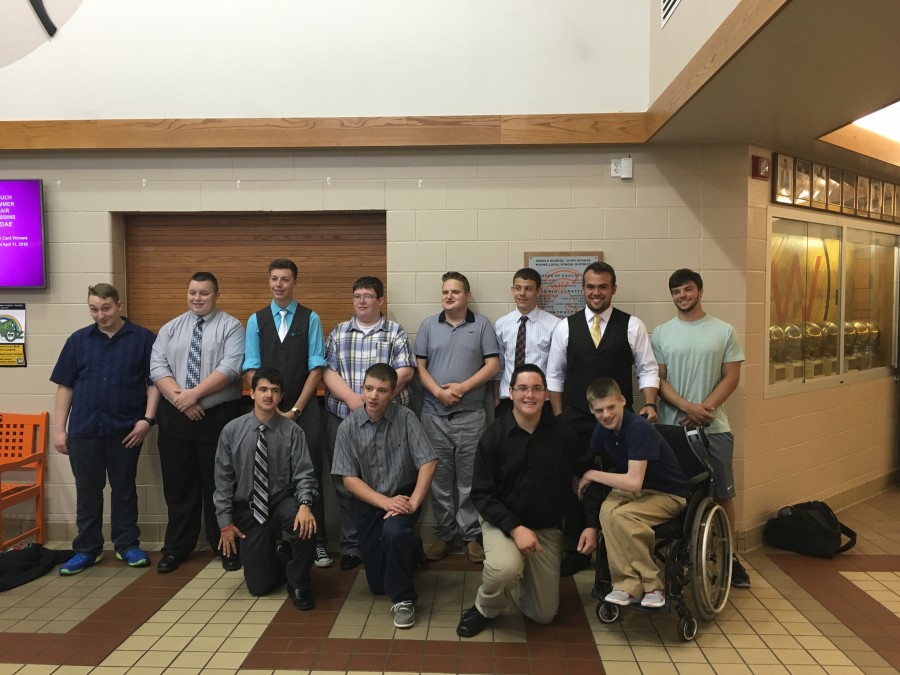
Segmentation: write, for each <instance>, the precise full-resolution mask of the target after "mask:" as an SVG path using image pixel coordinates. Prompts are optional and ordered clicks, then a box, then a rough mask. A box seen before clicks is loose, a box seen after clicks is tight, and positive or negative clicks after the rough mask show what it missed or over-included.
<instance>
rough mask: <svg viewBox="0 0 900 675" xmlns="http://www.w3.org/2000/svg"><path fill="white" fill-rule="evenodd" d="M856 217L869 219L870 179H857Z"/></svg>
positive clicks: (862, 177)
mask: <svg viewBox="0 0 900 675" xmlns="http://www.w3.org/2000/svg"><path fill="white" fill-rule="evenodd" d="M856 215H858V216H863V217H865V218H868V217H869V177H868V176H860V177H859V178H857V179H856Z"/></svg>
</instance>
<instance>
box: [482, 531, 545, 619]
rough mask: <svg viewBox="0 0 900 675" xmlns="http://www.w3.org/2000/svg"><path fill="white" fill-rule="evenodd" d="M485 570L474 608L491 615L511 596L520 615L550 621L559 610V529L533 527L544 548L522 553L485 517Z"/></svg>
mask: <svg viewBox="0 0 900 675" xmlns="http://www.w3.org/2000/svg"><path fill="white" fill-rule="evenodd" d="M481 534H482V537H483V539H484V569H483V571H482V573H481V587H480V588H479V589H478V595H477V597H476V598H475V607H476V608H477V609H478V611H479V612H481V613H482V614H483V615H484V616H486V617H488V618H489V619H490V618H493V617H495V616H497V615H498V614H500V613H501V612H502V611H503V610H504V609H506V606H507V605H508V604H509V600H510V597H512V600H513V601H514V602H515V603H516V605H518V607H519V609H520V610H521V612H522V614H524V615H525V616H527V617H528V618H529V619H531V620H532V621H534V622H535V623H550V622H551V621H553V618H554V617H555V616H556V612H557V610H558V609H559V565H560V561H561V560H562V531H560V530H559V529H557V528H550V529H546V530H536V531H535V534H536V535H537V539H538V543H540V545H541V548H543V549H544V550H543V551H541V552H540V553H532V554H530V555H525V554H524V553H522V552H521V551H519V549H518V548H517V547H516V543H515V542H514V541H513V540H512V538H510V537H507V536H506V535H505V534H503V531H502V530H500V529H499V528H497V527H494V526H493V525H491V524H490V523H488V522H485V521H484V520H482V521H481Z"/></svg>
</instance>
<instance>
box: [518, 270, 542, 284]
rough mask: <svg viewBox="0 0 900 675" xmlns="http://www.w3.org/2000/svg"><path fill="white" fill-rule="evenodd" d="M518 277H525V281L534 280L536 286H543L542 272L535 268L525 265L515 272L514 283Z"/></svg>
mask: <svg viewBox="0 0 900 675" xmlns="http://www.w3.org/2000/svg"><path fill="white" fill-rule="evenodd" d="M516 279H523V280H525V281H533V282H534V286H535V288H540V287H541V273H540V272H538V271H537V270H533V269H531V268H530V267H523V268H522V269H520V270H518V271H517V272H516V273H515V274H513V283H516Z"/></svg>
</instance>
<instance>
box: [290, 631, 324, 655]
mask: <svg viewBox="0 0 900 675" xmlns="http://www.w3.org/2000/svg"><path fill="white" fill-rule="evenodd" d="M324 644H325V638H322V637H310V636H309V635H304V636H302V637H295V638H294V639H292V640H291V644H289V645H288V647H287V649H286V650H285V651H286V652H288V653H293V654H304V653H309V652H313V653H315V652H318V651H321V649H322V648H323V645H324Z"/></svg>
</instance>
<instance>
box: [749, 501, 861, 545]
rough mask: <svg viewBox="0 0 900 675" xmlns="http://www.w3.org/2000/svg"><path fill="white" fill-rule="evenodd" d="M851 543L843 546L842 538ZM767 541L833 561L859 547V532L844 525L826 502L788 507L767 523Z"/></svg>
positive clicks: (764, 537) (765, 540)
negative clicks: (857, 538)
mask: <svg viewBox="0 0 900 675" xmlns="http://www.w3.org/2000/svg"><path fill="white" fill-rule="evenodd" d="M842 534H843V535H844V536H846V537H847V538H848V539H849V541H848V542H847V543H846V544H844V545H843V546H842V545H841V535H842ZM763 541H764V542H765V543H766V544H768V545H769V546H774V547H776V548H783V549H786V550H788V551H794V552H795V553H801V554H803V555H808V556H812V557H814V558H833V557H834V556H835V555H837V554H838V553H843V552H844V551H849V550H850V549H851V548H853V547H854V546H855V545H856V532H854V531H853V530H851V529H850V528H849V527H847V526H846V525H844V524H843V523H841V521H839V520H838V518H837V516H836V515H834V511H832V510H831V507H830V506H828V504H826V503H825V502H803V503H801V504H794V505H793V506H785V507H784V508H783V509H781V510H780V511H778V516H777V517H775V518H772V519H771V520H769V522H767V523H766V529H765V530H764V531H763Z"/></svg>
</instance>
